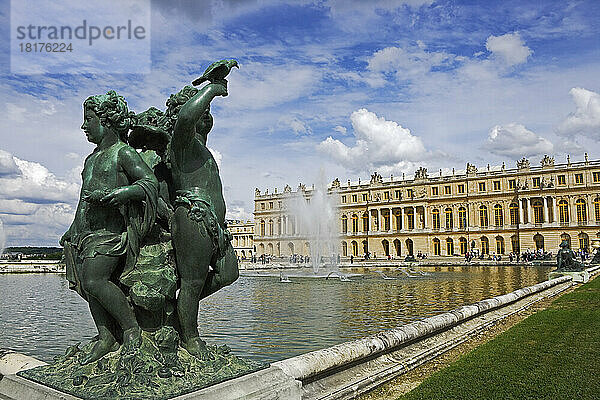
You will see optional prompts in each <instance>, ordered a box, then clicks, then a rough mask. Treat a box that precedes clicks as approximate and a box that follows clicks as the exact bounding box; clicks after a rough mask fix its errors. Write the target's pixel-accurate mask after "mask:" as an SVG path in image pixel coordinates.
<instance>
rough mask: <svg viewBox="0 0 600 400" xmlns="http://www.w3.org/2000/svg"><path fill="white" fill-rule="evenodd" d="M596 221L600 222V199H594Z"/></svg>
mask: <svg viewBox="0 0 600 400" xmlns="http://www.w3.org/2000/svg"><path fill="white" fill-rule="evenodd" d="M594 219H595V220H596V222H598V221H600V197H596V198H595V199H594Z"/></svg>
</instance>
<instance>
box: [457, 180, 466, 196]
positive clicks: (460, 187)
mask: <svg viewBox="0 0 600 400" xmlns="http://www.w3.org/2000/svg"><path fill="white" fill-rule="evenodd" d="M464 192H465V185H464V184H462V183H461V184H460V185H458V193H460V194H462V193H464Z"/></svg>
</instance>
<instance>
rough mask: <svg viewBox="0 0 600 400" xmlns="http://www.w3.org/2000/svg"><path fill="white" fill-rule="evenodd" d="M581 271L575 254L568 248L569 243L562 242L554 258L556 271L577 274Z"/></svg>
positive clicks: (580, 264)
mask: <svg viewBox="0 0 600 400" xmlns="http://www.w3.org/2000/svg"><path fill="white" fill-rule="evenodd" d="M583 269H584V267H583V264H582V263H580V262H579V261H577V258H576V256H575V253H574V252H573V250H571V248H570V247H569V242H568V241H567V240H563V241H562V242H561V244H560V250H558V254H557V256H556V271H561V272H563V271H564V272H579V271H583Z"/></svg>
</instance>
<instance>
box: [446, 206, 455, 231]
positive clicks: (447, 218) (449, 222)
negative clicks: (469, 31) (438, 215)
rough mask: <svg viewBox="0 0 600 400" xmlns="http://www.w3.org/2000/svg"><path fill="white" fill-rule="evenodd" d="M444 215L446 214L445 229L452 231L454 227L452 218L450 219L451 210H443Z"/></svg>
mask: <svg viewBox="0 0 600 400" xmlns="http://www.w3.org/2000/svg"><path fill="white" fill-rule="evenodd" d="M444 214H446V229H448V230H452V227H453V226H454V223H453V221H454V218H453V217H452V209H451V208H450V207H448V208H446V209H445V210H444Z"/></svg>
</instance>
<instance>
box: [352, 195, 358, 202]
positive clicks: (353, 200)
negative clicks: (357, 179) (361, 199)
mask: <svg viewBox="0 0 600 400" xmlns="http://www.w3.org/2000/svg"><path fill="white" fill-rule="evenodd" d="M352 202H353V203H358V195H357V194H353V195H352Z"/></svg>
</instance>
